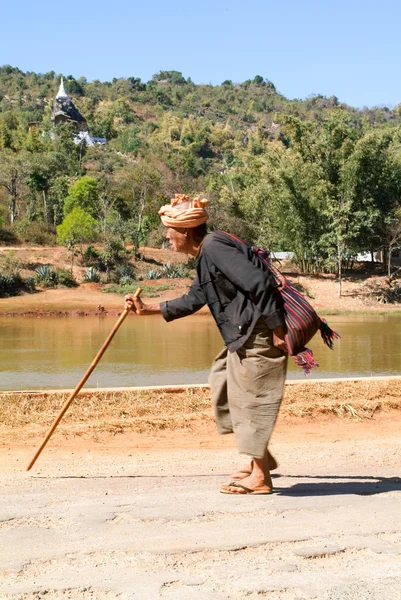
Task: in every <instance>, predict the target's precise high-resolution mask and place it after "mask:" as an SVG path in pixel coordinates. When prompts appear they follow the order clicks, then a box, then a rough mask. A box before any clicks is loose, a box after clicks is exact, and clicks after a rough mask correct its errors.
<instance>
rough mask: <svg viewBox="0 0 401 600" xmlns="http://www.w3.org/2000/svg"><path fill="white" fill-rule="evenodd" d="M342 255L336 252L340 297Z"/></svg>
mask: <svg viewBox="0 0 401 600" xmlns="http://www.w3.org/2000/svg"><path fill="white" fill-rule="evenodd" d="M342 275H343V273H342V255H341V252H340V251H339V252H338V295H339V297H340V298H341V294H342Z"/></svg>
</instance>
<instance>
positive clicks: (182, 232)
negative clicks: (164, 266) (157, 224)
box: [166, 227, 188, 252]
mask: <svg viewBox="0 0 401 600" xmlns="http://www.w3.org/2000/svg"><path fill="white" fill-rule="evenodd" d="M166 240H168V241H169V242H170V244H171V247H172V249H173V250H174V252H188V237H187V230H186V229H181V228H175V227H169V228H168V229H167V232H166Z"/></svg>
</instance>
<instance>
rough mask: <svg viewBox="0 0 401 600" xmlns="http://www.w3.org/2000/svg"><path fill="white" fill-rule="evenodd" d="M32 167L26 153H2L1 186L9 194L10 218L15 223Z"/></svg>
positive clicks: (0, 164) (0, 161)
mask: <svg viewBox="0 0 401 600" xmlns="http://www.w3.org/2000/svg"><path fill="white" fill-rule="evenodd" d="M29 169H30V160H29V158H28V157H27V156H26V155H25V154H24V153H20V154H16V153H14V152H11V151H10V150H8V151H4V152H3V153H2V154H0V186H1V187H3V188H4V189H5V190H6V191H7V192H8V195H9V199H10V204H9V210H10V220H11V223H12V224H13V223H14V221H15V219H16V218H17V216H18V212H19V208H20V207H19V202H20V200H21V198H22V195H23V192H24V185H25V183H26V177H27V175H28V173H29Z"/></svg>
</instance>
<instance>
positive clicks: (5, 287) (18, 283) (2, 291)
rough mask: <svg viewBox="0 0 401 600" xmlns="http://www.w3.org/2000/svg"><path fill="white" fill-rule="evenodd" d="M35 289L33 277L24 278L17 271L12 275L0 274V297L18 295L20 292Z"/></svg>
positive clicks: (29, 291) (30, 291)
mask: <svg viewBox="0 0 401 600" xmlns="http://www.w3.org/2000/svg"><path fill="white" fill-rule="evenodd" d="M34 291H35V282H34V279H33V277H27V278H26V279H24V278H23V277H21V275H19V273H14V275H0V298H7V297H8V296H18V295H19V294H20V293H21V292H28V293H32V292H34Z"/></svg>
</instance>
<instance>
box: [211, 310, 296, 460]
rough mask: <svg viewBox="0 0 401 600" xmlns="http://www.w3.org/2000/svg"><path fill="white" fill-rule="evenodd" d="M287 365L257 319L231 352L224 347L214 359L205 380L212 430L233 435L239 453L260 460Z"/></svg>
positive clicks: (270, 333)
mask: <svg viewBox="0 0 401 600" xmlns="http://www.w3.org/2000/svg"><path fill="white" fill-rule="evenodd" d="M287 361H288V355H287V354H284V352H282V350H280V349H278V348H276V347H275V346H274V345H273V333H272V331H271V330H270V329H269V328H268V327H267V325H266V323H265V321H264V320H263V319H259V321H258V322H257V323H256V325H255V327H254V330H253V332H252V334H251V336H250V337H249V338H248V340H247V341H246V342H245V344H244V345H243V346H242V347H241V348H239V349H238V350H237V351H236V352H229V351H228V349H227V348H226V347H224V348H223V350H222V351H221V352H220V353H219V354H218V355H217V357H216V359H215V361H214V363H213V365H212V369H211V372H210V376H209V383H210V388H211V395H212V399H213V404H214V412H215V419H216V425H217V430H218V432H219V433H220V434H226V433H234V434H235V441H236V444H237V448H238V451H239V453H240V454H246V455H248V456H252V457H255V458H263V457H264V455H265V452H266V448H267V444H268V442H269V439H270V436H271V434H272V431H273V428H274V425H275V423H276V419H277V415H278V411H279V408H280V404H281V399H282V396H283V391H284V383H285V376H286V372H287Z"/></svg>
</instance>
